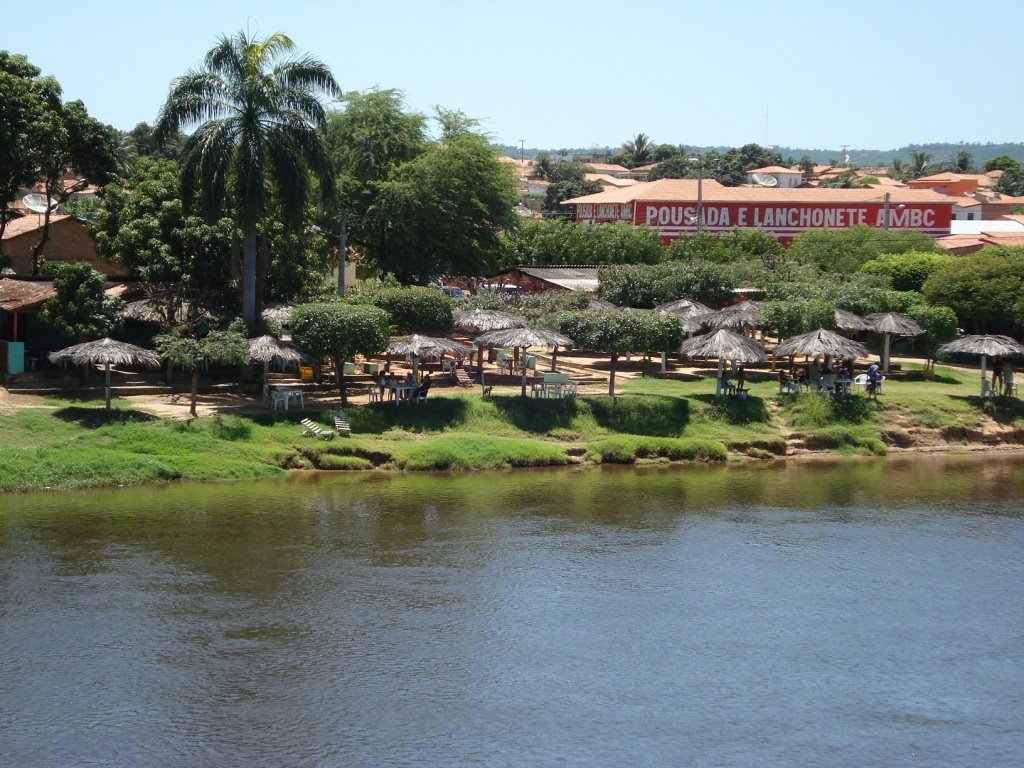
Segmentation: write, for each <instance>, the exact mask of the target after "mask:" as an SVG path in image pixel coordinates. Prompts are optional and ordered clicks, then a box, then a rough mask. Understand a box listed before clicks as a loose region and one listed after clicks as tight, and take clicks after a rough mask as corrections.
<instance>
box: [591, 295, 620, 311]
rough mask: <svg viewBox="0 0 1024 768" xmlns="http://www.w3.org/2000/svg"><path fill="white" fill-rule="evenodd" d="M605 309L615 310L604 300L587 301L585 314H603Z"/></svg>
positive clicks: (612, 305) (613, 306)
mask: <svg viewBox="0 0 1024 768" xmlns="http://www.w3.org/2000/svg"><path fill="white" fill-rule="evenodd" d="M606 309H615V305H614V304H612V303H611V302H610V301H605V300H604V299H593V298H592V299H588V300H587V308H586V310H584V311H586V312H603V311H604V310H606Z"/></svg>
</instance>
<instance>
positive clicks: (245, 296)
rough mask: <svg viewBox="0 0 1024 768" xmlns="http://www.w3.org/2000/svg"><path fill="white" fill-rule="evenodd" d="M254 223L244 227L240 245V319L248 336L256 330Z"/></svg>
mask: <svg viewBox="0 0 1024 768" xmlns="http://www.w3.org/2000/svg"><path fill="white" fill-rule="evenodd" d="M256 259H257V254H256V223H255V222H253V223H250V224H247V225H246V227H245V240H244V241H243V243H242V319H243V320H244V321H245V327H246V328H247V329H248V330H249V332H250V334H251V333H253V332H255V330H256Z"/></svg>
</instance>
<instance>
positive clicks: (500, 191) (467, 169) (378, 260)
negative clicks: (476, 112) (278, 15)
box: [327, 91, 516, 283]
mask: <svg viewBox="0 0 1024 768" xmlns="http://www.w3.org/2000/svg"><path fill="white" fill-rule="evenodd" d="M345 102H346V108H345V110H344V112H341V113H337V114H335V115H332V116H331V118H330V121H329V123H328V126H327V142H328V146H329V147H330V153H331V157H332V159H333V162H334V165H335V169H336V172H337V174H338V175H337V179H338V188H339V197H340V200H341V203H340V205H341V206H342V207H343V208H344V209H345V210H347V211H348V212H349V213H350V214H351V219H350V221H351V227H350V232H349V242H350V243H352V244H353V245H354V246H355V247H357V248H358V249H359V251H360V253H361V255H362V256H363V257H364V259H365V261H364V264H366V265H368V266H369V267H370V268H372V269H374V270H375V271H376V272H377V273H378V274H388V273H391V274H394V275H396V276H397V277H398V278H399V279H400V280H401V281H403V282H407V283H426V282H427V281H429V280H430V279H431V278H433V277H436V276H438V275H441V274H445V273H449V274H452V273H454V274H477V273H480V272H482V271H486V270H487V269H488V268H489V267H490V266H492V265H494V264H496V263H497V262H498V260H499V259H500V254H501V247H500V239H499V233H500V231H501V230H503V229H507V228H511V227H513V226H514V225H515V224H516V217H515V214H514V213H513V207H514V204H515V178H514V171H513V169H512V168H511V167H508V166H506V165H505V164H504V163H500V162H498V159H497V154H496V152H495V151H494V149H493V148H492V147H491V146H490V145H489V142H488V141H487V140H486V138H485V137H484V136H483V135H481V134H480V133H478V132H476V131H475V128H476V121H475V120H472V119H470V118H468V117H466V116H465V115H463V114H462V113H460V112H458V111H454V110H444V109H438V110H437V115H436V119H437V121H438V123H439V124H440V127H441V132H442V137H441V140H440V141H437V142H430V141H428V140H427V139H426V134H425V126H426V122H425V118H424V117H423V116H422V115H418V114H405V113H404V112H403V111H402V100H401V95H400V94H399V93H398V92H396V91H372V92H370V93H367V94H350V95H347V96H346V98H345Z"/></svg>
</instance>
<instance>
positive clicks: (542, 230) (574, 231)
mask: <svg viewBox="0 0 1024 768" xmlns="http://www.w3.org/2000/svg"><path fill="white" fill-rule="evenodd" d="M502 242H503V246H504V256H503V259H502V261H503V263H504V264H505V265H507V266H513V265H516V264H522V265H550V264H580V265H587V264H656V263H658V262H660V261H661V260H662V258H663V257H664V252H665V251H664V248H662V246H661V241H660V240H659V238H658V233H657V232H656V231H655V230H652V229H648V228H646V227H634V226H632V225H631V224H626V223H619V222H616V223H614V224H602V225H601V226H598V227H585V226H580V225H578V224H576V223H574V222H571V221H566V220H564V219H532V220H529V221H525V222H523V223H521V224H520V225H519V226H517V227H516V228H515V229H514V230H510V231H508V232H506V233H505V234H504V235H503V238H502Z"/></svg>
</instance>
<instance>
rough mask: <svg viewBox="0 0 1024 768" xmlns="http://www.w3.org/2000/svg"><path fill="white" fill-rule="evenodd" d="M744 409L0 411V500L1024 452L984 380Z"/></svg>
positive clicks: (688, 388)
mask: <svg viewBox="0 0 1024 768" xmlns="http://www.w3.org/2000/svg"><path fill="white" fill-rule="evenodd" d="M750 394H751V396H750V397H749V398H748V399H747V400H735V399H725V398H722V399H716V398H715V397H713V395H712V394H711V393H709V391H708V382H707V381H706V380H703V381H678V380H671V379H658V378H648V379H635V380H633V381H631V382H628V383H627V384H625V394H624V395H623V396H620V397H618V398H615V399H611V398H609V397H607V396H600V395H593V396H589V395H587V396H580V397H577V398H575V399H572V400H557V401H556V400H533V399H523V398H520V397H518V396H517V395H518V389H509V390H507V391H506V392H504V393H499V392H498V391H496V392H495V396H494V397H493V398H491V399H490V400H483V399H481V398H480V396H479V393H478V392H476V391H473V392H465V391H462V390H451V389H450V390H438V389H435V391H434V392H432V393H431V398H430V401H429V402H428V403H427V404H426V405H425V406H417V407H402V408H395V407H394V406H392V405H390V404H386V405H377V406H372V407H360V408H352V409H350V410H349V411H348V415H349V420H350V422H351V425H352V431H353V434H352V436H351V437H350V438H344V437H338V438H336V439H334V440H331V441H323V440H318V439H315V438H312V437H304V436H303V435H302V432H303V429H302V427H301V425H300V424H299V421H300V420H301V419H302V418H304V417H307V416H312V418H314V419H320V420H322V421H323V423H324V424H325V425H326V424H327V418H326V414H317V413H313V414H311V413H308V412H307V413H296V412H290V413H280V412H278V413H252V414H238V415H225V414H221V415H217V416H210V417H205V418H200V419H194V420H192V421H175V420H170V419H163V418H157V417H155V416H152V415H149V414H147V413H144V412H143V411H141V410H134V409H132V408H131V406H130V405H129V404H127V403H125V402H124V401H115V410H113V411H112V412H111V413H110V414H109V415H108V414H106V413H105V412H104V411H103V409H102V404H101V403H98V402H97V403H82V402H78V401H64V400H45V401H42V402H41V403H37V404H34V405H33V406H32V407H17V408H8V409H6V410H4V411H3V412H0V434H2V435H3V448H2V449H0V489H3V490H29V489H39V488H68V487H82V486H92V485H121V484H135V483H147V482H160V481H166V480H172V479H179V478H180V479H190V480H226V479H244V478H258V477H266V476H271V475H275V474H280V473H283V472H285V471H287V470H288V469H299V468H307V469H335V470H367V469H374V468H384V469H395V470H438V469H441V470H446V469H450V470H471V469H480V468H497V467H517V466H549V465H558V464H569V463H585V462H592V463H601V462H604V463H633V462H638V461H640V462H644V461H724V460H727V459H730V458H740V457H745V458H761V459H763V458H775V457H779V456H783V455H793V454H798V453H803V452H809V451H838V452H849V453H869V454H883V453H886V452H887V451H889V450H894V449H895V450H908V449H910V450H913V449H920V450H949V449H953V450H960V449H963V448H964V447H969V446H972V445H981V444H999V443H1015V442H1017V443H1019V442H1024V406H1022V403H1021V402H1020V401H1018V400H1012V399H1000V400H998V401H996V403H995V404H992V403H983V402H982V401H981V400H980V399H979V398H978V397H977V372H976V371H970V370H966V369H954V368H940V369H939V370H938V372H937V375H936V376H934V377H931V378H928V379H925V378H922V377H921V376H919V375H918V376H916V377H915V376H914V374H913V373H911V374H910V376H909V377H908V378H907V379H905V380H899V381H890V382H887V383H886V388H885V393H884V394H883V395H882V396H881V397H879V399H878V400H869V399H868V398H867V397H865V396H863V395H859V396H854V397H850V398H829V397H824V396H819V395H811V394H803V395H799V396H792V395H787V396H780V395H779V394H778V386H777V384H775V382H774V381H773V380H767V379H766V380H763V381H757V380H755V381H753V382H752V383H751V393H750Z"/></svg>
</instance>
